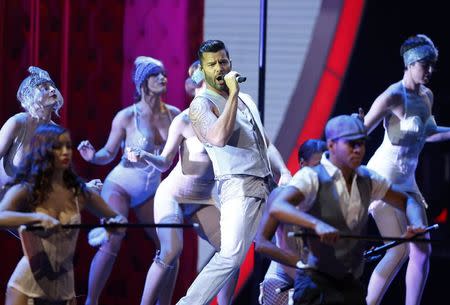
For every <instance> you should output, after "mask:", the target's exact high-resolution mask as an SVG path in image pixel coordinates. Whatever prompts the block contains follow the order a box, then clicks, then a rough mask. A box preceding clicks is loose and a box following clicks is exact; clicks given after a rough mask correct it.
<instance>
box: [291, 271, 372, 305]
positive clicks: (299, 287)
mask: <svg viewBox="0 0 450 305" xmlns="http://www.w3.org/2000/svg"><path fill="white" fill-rule="evenodd" d="M294 287H295V291H294V304H295V305H366V304H367V303H366V294H367V289H366V288H365V287H364V286H363V285H362V283H361V282H360V281H359V280H357V279H355V278H354V277H353V276H352V275H350V274H349V275H347V276H345V277H344V278H342V279H336V278H334V277H331V276H329V275H327V274H325V273H322V272H319V271H315V270H307V271H304V270H299V271H298V272H297V275H296V278H295V285H294Z"/></svg>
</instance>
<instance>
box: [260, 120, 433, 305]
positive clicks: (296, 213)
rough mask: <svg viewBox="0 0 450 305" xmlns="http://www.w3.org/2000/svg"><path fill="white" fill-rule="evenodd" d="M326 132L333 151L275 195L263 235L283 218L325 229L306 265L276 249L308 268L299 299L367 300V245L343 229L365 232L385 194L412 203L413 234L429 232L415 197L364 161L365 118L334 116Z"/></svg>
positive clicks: (402, 205)
mask: <svg viewBox="0 0 450 305" xmlns="http://www.w3.org/2000/svg"><path fill="white" fill-rule="evenodd" d="M325 134H326V138H327V145H328V151H329V153H325V154H323V156H322V160H321V161H320V164H319V165H317V166H315V167H313V168H309V167H305V168H302V169H301V170H300V171H298V172H297V173H296V174H295V176H294V177H293V178H292V181H291V182H290V183H289V185H288V186H287V187H285V188H283V189H282V190H281V191H280V192H279V193H278V194H277V195H276V196H275V198H274V199H273V201H272V200H271V202H272V205H271V207H270V212H269V216H268V217H264V219H263V221H262V223H261V225H262V229H261V231H260V232H261V235H262V237H261V238H266V239H267V240H268V239H270V238H271V235H270V230H269V228H270V227H272V225H271V223H273V222H277V221H279V222H283V223H291V224H295V225H299V226H302V227H304V228H307V229H310V230H314V231H315V233H317V234H318V235H319V237H320V239H317V238H316V239H314V238H308V240H307V243H308V248H309V254H308V258H307V265H306V266H305V265H303V264H300V263H298V262H297V261H296V257H295V255H292V254H291V253H289V252H288V251H286V250H285V249H279V251H278V252H277V251H272V254H271V256H272V258H273V259H275V260H277V261H279V262H281V263H283V264H286V265H289V266H292V267H301V268H302V269H303V270H301V271H299V272H298V275H297V277H296V280H295V293H294V301H295V304H303V305H304V304H308V305H313V304H334V305H339V304H342V305H361V304H366V301H365V297H366V288H365V287H364V286H363V285H362V284H361V283H360V282H359V280H358V278H359V277H360V276H361V274H362V271H363V250H364V247H363V246H364V245H363V243H362V242H361V241H359V240H356V239H339V234H340V233H342V234H350V235H358V234H364V232H365V231H366V229H367V219H368V214H367V212H368V207H369V205H370V203H371V202H372V201H373V200H379V199H381V200H383V201H385V202H386V203H388V204H390V205H392V206H394V207H396V208H398V209H402V210H405V209H406V215H407V217H408V220H409V223H410V225H411V226H410V227H408V235H410V236H412V235H413V234H415V233H419V232H423V231H424V228H425V225H424V224H425V223H426V221H425V219H424V217H423V216H424V215H423V214H422V212H421V206H420V205H419V203H417V202H416V201H415V200H414V199H413V198H412V197H408V196H407V195H406V194H404V193H401V192H397V191H394V190H393V189H392V187H391V185H390V182H388V180H386V179H385V178H383V177H381V176H380V175H378V174H376V173H375V172H374V171H372V170H369V169H367V168H366V167H364V166H360V165H361V161H362V159H363V157H364V153H365V139H366V137H367V135H366V129H365V127H364V125H363V122H362V121H361V120H360V119H358V118H356V117H352V116H348V115H341V116H337V117H335V118H333V119H331V120H330V121H328V123H327V125H326V128H325ZM295 206H298V208H296V207H295ZM272 235H273V233H272Z"/></svg>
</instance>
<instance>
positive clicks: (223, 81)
mask: <svg viewBox="0 0 450 305" xmlns="http://www.w3.org/2000/svg"><path fill="white" fill-rule="evenodd" d="M216 80H217V82H218V83H219V84H224V83H225V80H224V79H223V75H219V76H217V77H216Z"/></svg>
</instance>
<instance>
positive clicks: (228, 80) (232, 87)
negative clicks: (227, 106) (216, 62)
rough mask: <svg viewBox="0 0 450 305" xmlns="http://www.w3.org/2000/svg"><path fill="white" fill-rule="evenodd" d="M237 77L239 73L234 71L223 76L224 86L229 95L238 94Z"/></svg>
mask: <svg viewBox="0 0 450 305" xmlns="http://www.w3.org/2000/svg"><path fill="white" fill-rule="evenodd" d="M238 76H239V73H237V72H236V71H230V72H228V73H227V74H226V75H225V76H224V78H223V79H224V80H225V84H226V85H227V87H228V90H229V94H230V95H231V94H234V93H238V92H239V83H238V81H237V79H236V78H237V77H238Z"/></svg>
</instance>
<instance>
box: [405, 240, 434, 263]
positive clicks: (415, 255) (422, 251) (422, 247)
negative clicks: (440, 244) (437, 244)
mask: <svg viewBox="0 0 450 305" xmlns="http://www.w3.org/2000/svg"><path fill="white" fill-rule="evenodd" d="M410 251H411V253H410V256H409V259H410V260H411V261H414V262H416V263H418V264H425V263H427V262H428V261H429V259H430V256H431V245H429V244H419V243H417V244H413V245H412V246H411V250H410Z"/></svg>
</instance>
